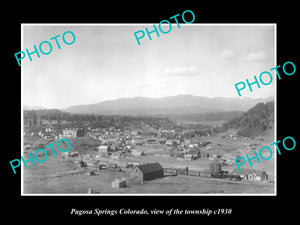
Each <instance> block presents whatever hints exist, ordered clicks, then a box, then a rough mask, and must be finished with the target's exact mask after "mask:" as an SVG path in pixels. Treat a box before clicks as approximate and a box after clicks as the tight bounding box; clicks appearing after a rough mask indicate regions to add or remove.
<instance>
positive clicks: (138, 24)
mask: <svg viewBox="0 0 300 225" xmlns="http://www.w3.org/2000/svg"><path fill="white" fill-rule="evenodd" d="M155 24H156V23H155ZM171 24H176V23H171ZM26 25H30V26H148V25H150V26H152V25H153V24H151V23H130V24H120V23H111V24H110V23H97V24H95V23H41V24H35V23H22V24H21V49H24V48H23V47H24V45H23V26H26ZM162 25H163V26H166V24H162ZM180 26H274V67H275V66H276V63H277V23H201V24H200V23H192V24H180ZM274 87H275V95H274V98H275V100H274V122H275V126H274V132H275V134H274V138H275V139H274V142H275V141H276V140H277V79H275V85H274ZM23 119H24V118H23V65H21V156H23V146H24V144H23V141H24V140H23V133H24V120H23ZM275 150H276V147H275V146H274V152H276V151H275ZM274 155H275V157H274V193H266V194H260V193H257V194H252V193H244V194H238V193H236V194H235V193H228V194H199V193H188V194H187V193H182V194H169V193H166V194H154V193H137V194H133V193H122V194H121V193H103V194H66V193H64V194H58V193H57V194H56V193H55V194H40V193H37V194H24V193H23V188H24V187H23V170H24V169H23V166H21V196H277V154H274ZM20 161H21V160H20Z"/></svg>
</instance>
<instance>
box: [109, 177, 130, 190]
mask: <svg viewBox="0 0 300 225" xmlns="http://www.w3.org/2000/svg"><path fill="white" fill-rule="evenodd" d="M126 186H127V180H126V178H124V177H122V178H120V179H115V180H114V181H113V182H112V183H111V187H112V188H124V187H126Z"/></svg>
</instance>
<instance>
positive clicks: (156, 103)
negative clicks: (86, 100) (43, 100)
mask: <svg viewBox="0 0 300 225" xmlns="http://www.w3.org/2000/svg"><path fill="white" fill-rule="evenodd" d="M273 100H274V97H269V98H258V99H252V98H233V97H232V98H224V97H216V98H208V97H202V96H194V95H178V96H171V97H163V98H146V97H134V98H120V99H116V100H107V101H103V102H99V103H96V104H87V105H75V106H70V107H67V108H64V109H61V110H62V111H66V112H69V113H80V114H98V115H168V114H169V115H170V114H175V115H176V114H177V115H181V114H194V113H207V112H224V111H225V112H228V111H247V110H248V109H250V108H251V107H253V106H255V105H256V104H257V103H259V102H269V101H273Z"/></svg>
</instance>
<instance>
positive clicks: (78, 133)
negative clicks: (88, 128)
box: [63, 128, 84, 137]
mask: <svg viewBox="0 0 300 225" xmlns="http://www.w3.org/2000/svg"><path fill="white" fill-rule="evenodd" d="M83 136H84V131H83V129H79V128H66V129H64V130H63V137H83Z"/></svg>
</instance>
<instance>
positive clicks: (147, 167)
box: [136, 163, 163, 174]
mask: <svg viewBox="0 0 300 225" xmlns="http://www.w3.org/2000/svg"><path fill="white" fill-rule="evenodd" d="M136 167H137V168H139V169H140V171H141V172H142V173H143V174H145V173H152V172H156V171H160V170H163V167H162V166H161V165H160V164H159V163H149V164H144V165H140V166H136Z"/></svg>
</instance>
